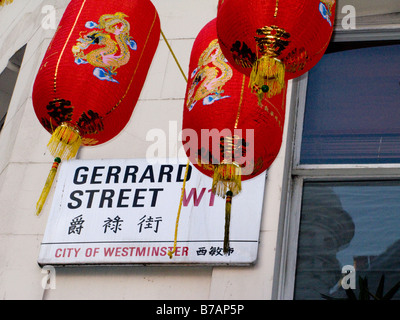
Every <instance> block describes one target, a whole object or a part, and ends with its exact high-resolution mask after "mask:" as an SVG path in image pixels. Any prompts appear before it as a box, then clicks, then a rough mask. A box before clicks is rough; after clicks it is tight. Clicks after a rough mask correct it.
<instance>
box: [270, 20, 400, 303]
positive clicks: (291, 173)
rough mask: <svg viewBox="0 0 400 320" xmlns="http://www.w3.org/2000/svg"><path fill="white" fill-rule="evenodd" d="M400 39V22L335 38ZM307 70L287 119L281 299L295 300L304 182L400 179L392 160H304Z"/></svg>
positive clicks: (278, 277)
mask: <svg viewBox="0 0 400 320" xmlns="http://www.w3.org/2000/svg"><path fill="white" fill-rule="evenodd" d="M399 39H400V24H397V25H393V24H386V25H385V24H383V27H380V28H376V27H375V28H370V27H368V25H367V26H361V28H358V29H357V30H335V32H334V35H333V37H332V42H346V41H352V42H355V41H357V42H361V41H390V40H399ZM307 83H308V73H307V74H305V75H303V76H301V77H299V78H297V79H294V80H293V81H292V88H293V89H292V90H293V93H292V94H293V95H292V97H293V99H291V100H290V101H291V102H290V105H289V106H288V109H289V110H290V111H289V112H291V113H292V114H293V115H292V117H291V121H289V123H288V126H289V127H288V136H287V139H288V142H289V143H288V155H287V159H286V167H287V168H288V171H287V174H286V175H287V177H284V179H286V181H287V188H286V194H287V197H286V201H285V207H284V208H283V210H282V211H281V217H280V220H281V222H280V224H279V230H278V233H279V234H280V246H281V251H280V254H279V256H278V257H277V265H276V274H275V278H274V280H275V281H274V282H275V285H274V292H273V295H272V297H273V298H274V299H278V300H293V298H294V288H295V280H296V279H295V278H296V265H297V249H298V237H299V231H300V217H301V205H302V196H303V185H304V182H308V181H328V182H329V181H354V180H357V181H362V180H398V179H400V163H393V164H315V165H314V164H301V163H300V153H301V143H302V133H303V132H302V131H303V123H304V112H305V104H306V94H307Z"/></svg>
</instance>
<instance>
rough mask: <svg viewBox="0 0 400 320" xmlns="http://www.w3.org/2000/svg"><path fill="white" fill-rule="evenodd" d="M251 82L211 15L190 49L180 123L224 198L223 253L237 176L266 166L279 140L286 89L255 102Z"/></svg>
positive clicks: (196, 159)
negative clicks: (231, 57)
mask: <svg viewBox="0 0 400 320" xmlns="http://www.w3.org/2000/svg"><path fill="white" fill-rule="evenodd" d="M249 81H250V79H249V78H248V77H247V76H245V75H243V74H242V73H240V72H239V71H237V70H235V69H234V68H233V67H232V65H231V64H230V63H229V62H228V61H227V60H226V59H225V57H224V55H223V54H222V51H221V48H220V47H219V43H218V39H217V33H216V19H214V20H212V21H211V22H209V23H208V24H207V25H206V26H205V27H204V28H203V29H202V30H201V31H200V33H199V34H198V36H197V38H196V40H195V42H194V45H193V48H192V52H191V57H190V64H189V79H188V85H187V90H186V96H185V105H184V111H183V125H182V127H183V144H184V148H185V151H186V154H187V156H188V157H189V159H190V161H191V162H192V163H193V165H194V166H195V167H196V168H197V169H199V170H200V171H201V172H202V173H204V174H206V175H207V176H209V177H211V178H213V183H212V190H213V192H214V193H215V194H217V195H219V196H221V197H222V198H226V227H225V233H226V235H225V243H224V250H225V252H227V250H228V249H229V243H228V241H229V219H230V206H231V202H232V197H234V196H235V195H237V194H238V193H239V192H240V191H241V181H243V180H247V179H251V178H253V177H255V176H257V175H259V174H261V173H262V172H264V171H265V170H266V169H268V168H269V166H270V165H271V164H272V162H273V161H274V159H275V158H276V156H277V154H278V152H279V150H280V147H281V143H282V134H283V125H284V117H285V101H286V99H285V98H286V90H285V89H283V90H282V92H281V93H280V94H278V95H275V96H274V97H272V98H270V99H262V100H261V104H258V99H257V97H256V96H255V95H254V94H252V93H251V91H250V89H248V84H249Z"/></svg>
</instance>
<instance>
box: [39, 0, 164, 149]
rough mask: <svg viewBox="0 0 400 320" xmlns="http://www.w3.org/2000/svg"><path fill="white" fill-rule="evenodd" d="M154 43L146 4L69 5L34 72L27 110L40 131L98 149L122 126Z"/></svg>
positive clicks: (93, 0) (154, 17)
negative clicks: (71, 132)
mask: <svg viewBox="0 0 400 320" xmlns="http://www.w3.org/2000/svg"><path fill="white" fill-rule="evenodd" d="M159 38H160V21H159V17H158V14H157V11H156V9H155V8H154V6H153V4H152V3H151V2H150V1H149V0H130V1H106V0H72V1H71V2H70V4H69V5H68V7H67V8H66V10H65V13H64V15H63V17H62V19H61V21H60V24H59V27H58V29H57V31H56V33H55V35H54V38H53V40H52V42H51V44H50V45H49V48H48V50H47V52H46V55H45V57H44V59H43V62H42V64H41V66H40V69H39V71H38V74H37V77H36V80H35V83H34V87H33V105H34V109H35V112H36V115H37V118H38V119H39V121H40V122H41V124H42V125H43V127H44V128H45V129H46V130H47V131H49V132H50V133H53V132H54V131H55V130H56V128H57V127H58V126H60V125H62V124H63V123H64V124H68V125H69V126H70V127H71V128H74V129H76V130H77V131H78V132H79V134H80V136H81V138H82V144H83V145H96V144H100V143H104V142H106V141H108V140H110V139H111V138H113V137H115V136H116V135H117V134H118V133H119V132H120V131H121V130H122V129H123V128H124V127H125V125H126V124H127V123H128V121H129V119H130V117H131V114H132V112H133V109H134V107H135V105H136V102H137V100H138V98H139V95H140V92H141V89H142V87H143V84H144V81H145V78H146V76H147V72H148V69H149V67H150V64H151V62H152V59H153V56H154V54H155V51H156V48H157V46H158V43H159Z"/></svg>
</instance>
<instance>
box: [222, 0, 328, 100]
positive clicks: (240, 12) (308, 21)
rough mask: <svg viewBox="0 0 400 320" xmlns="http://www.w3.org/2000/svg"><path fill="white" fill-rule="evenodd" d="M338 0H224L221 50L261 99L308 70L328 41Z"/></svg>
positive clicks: (318, 57) (320, 54)
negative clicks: (248, 79)
mask: <svg viewBox="0 0 400 320" xmlns="http://www.w3.org/2000/svg"><path fill="white" fill-rule="evenodd" d="M335 9H336V2H335V0H285V1H283V0H280V1H279V0H247V1H241V0H220V1H219V9H218V16H217V32H218V39H219V42H220V45H221V49H222V52H223V53H224V55H225V56H226V58H227V59H228V61H230V62H231V63H232V65H234V66H235V68H236V69H237V70H239V71H240V72H242V73H244V74H246V75H248V76H250V78H251V83H250V87H251V88H252V91H253V92H255V93H256V94H257V95H258V96H259V97H260V99H261V97H262V96H267V97H271V96H273V95H275V94H277V93H279V92H281V90H282V89H283V88H284V86H285V79H286V80H290V79H293V78H296V77H298V76H300V75H302V74H304V73H305V72H307V71H308V70H310V69H311V68H312V67H313V66H314V65H315V64H316V63H317V62H318V61H319V60H320V59H321V57H322V56H323V54H324V53H325V50H326V48H327V46H328V44H329V41H330V38H331V35H332V32H333V23H334V19H335Z"/></svg>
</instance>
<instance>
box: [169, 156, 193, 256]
mask: <svg viewBox="0 0 400 320" xmlns="http://www.w3.org/2000/svg"><path fill="white" fill-rule="evenodd" d="M189 165H190V161H189V160H188V162H187V164H186V171H185V177H184V179H183V186H182V193H181V200H180V201H179V208H178V214H177V217H176V223H175V237H174V248H173V249H172V251H168V256H169V258H170V259H172V256H173V254H174V253H175V251H176V244H177V242H178V227H179V220H180V217H181V210H182V203H183V196H184V194H185V188H186V181H187V177H188V173H189Z"/></svg>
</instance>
